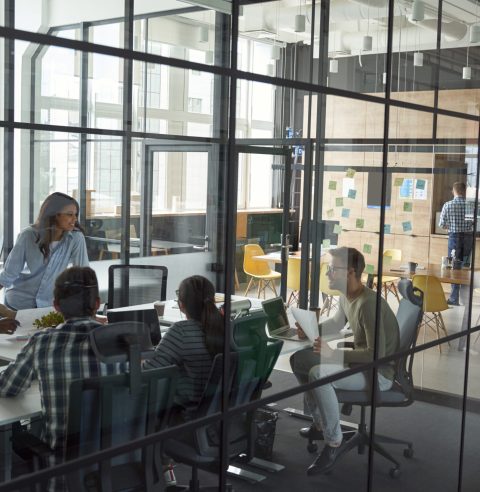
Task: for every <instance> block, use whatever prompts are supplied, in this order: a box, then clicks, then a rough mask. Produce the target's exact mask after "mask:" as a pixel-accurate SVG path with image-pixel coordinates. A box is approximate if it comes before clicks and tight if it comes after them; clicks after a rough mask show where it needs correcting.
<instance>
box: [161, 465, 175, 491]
mask: <svg viewBox="0 0 480 492" xmlns="http://www.w3.org/2000/svg"><path fill="white" fill-rule="evenodd" d="M163 479H164V480H165V485H166V486H167V487H171V486H172V485H177V479H176V477H175V473H173V465H172V464H170V465H168V468H167V469H166V470H165V471H164V472H163Z"/></svg>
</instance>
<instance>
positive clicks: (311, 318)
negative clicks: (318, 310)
mask: <svg viewBox="0 0 480 492" xmlns="http://www.w3.org/2000/svg"><path fill="white" fill-rule="evenodd" d="M291 310H292V314H293V317H294V318H295V321H296V322H297V323H298V324H299V325H300V327H301V328H302V330H303V331H304V332H305V335H307V337H308V339H309V340H310V341H311V342H312V343H313V342H314V341H315V339H316V338H318V323H317V315H316V314H315V312H314V311H307V310H306V309H299V308H296V307H292V308H291Z"/></svg>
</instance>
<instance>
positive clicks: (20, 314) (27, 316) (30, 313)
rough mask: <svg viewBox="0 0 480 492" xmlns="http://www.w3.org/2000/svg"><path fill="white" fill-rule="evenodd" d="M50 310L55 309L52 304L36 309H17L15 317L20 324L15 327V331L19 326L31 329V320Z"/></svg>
mask: <svg viewBox="0 0 480 492" xmlns="http://www.w3.org/2000/svg"><path fill="white" fill-rule="evenodd" d="M52 311H55V308H54V307H53V306H50V307H46V308H36V309H21V310H20V311H17V315H16V316H15V319H16V320H17V321H18V322H19V323H20V326H19V327H18V328H17V332H18V331H19V330H20V328H24V329H27V330H31V329H32V328H33V322H34V321H35V320H36V319H39V318H41V317H42V316H45V315H46V314H48V313H50V312H52Z"/></svg>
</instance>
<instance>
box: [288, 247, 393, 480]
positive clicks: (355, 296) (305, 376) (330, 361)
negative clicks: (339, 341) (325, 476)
mask: <svg viewBox="0 0 480 492" xmlns="http://www.w3.org/2000/svg"><path fill="white" fill-rule="evenodd" d="M329 253H330V255H331V257H332V258H331V262H330V264H329V265H328V270H327V275H328V281H329V287H330V288H331V289H337V290H339V291H340V292H342V295H340V302H339V308H338V311H337V312H336V313H335V315H334V316H333V317H332V318H329V319H328V320H327V321H325V322H323V323H321V324H320V325H319V334H320V337H318V338H317V339H316V340H315V343H314V344H313V348H310V349H303V350H299V351H297V352H295V354H293V356H292V357H291V358H290V364H291V366H292V369H293V372H294V374H295V376H296V377H297V379H298V381H299V383H300V384H305V383H307V382H311V381H315V380H317V379H322V378H325V377H327V376H330V375H332V374H334V373H338V372H341V371H343V370H345V369H348V368H349V367H350V366H351V364H366V363H368V362H371V361H373V356H374V344H375V324H376V323H375V315H376V305H377V293H376V292H375V291H373V290H371V289H369V288H367V287H365V286H364V285H363V284H362V281H361V276H362V272H363V270H364V268H365V259H364V257H363V255H362V254H361V253H360V252H359V251H357V250H356V249H354V248H346V247H342V248H337V249H333V250H331V251H330V252H329ZM380 302H381V306H380V320H379V323H378V330H379V332H378V337H377V339H378V352H377V353H378V357H379V358H380V357H386V356H388V355H391V354H393V353H395V352H396V351H397V350H398V343H399V328H398V323H397V319H396V317H395V315H394V314H393V312H392V310H391V309H390V307H389V306H388V304H387V302H386V301H385V299H383V298H381V299H380ZM346 321H348V322H349V323H350V328H351V330H352V332H353V341H354V348H353V350H341V349H335V350H332V349H331V348H330V347H329V345H328V344H327V343H326V341H325V338H324V337H325V336H326V335H328V334H333V333H337V334H338V331H339V330H340V329H341V328H343V327H344V326H345V323H346ZM299 332H301V331H300V330H299ZM394 375H395V374H394V367H393V365H390V364H388V365H385V366H382V367H380V368H379V370H378V384H379V388H380V390H381V391H386V390H388V389H390V388H391V387H392V384H393V378H394ZM370 385H371V380H370V379H369V377H368V375H367V374H365V373H362V372H361V373H356V374H353V375H351V376H347V377H345V378H343V379H339V380H337V381H334V382H333V383H328V384H324V385H323V386H318V387H317V388H315V389H314V390H312V391H309V392H307V393H306V404H307V406H308V407H309V409H310V412H311V414H312V417H313V423H312V425H311V426H310V427H309V428H305V429H302V430H301V431H300V434H301V435H302V436H303V437H310V438H312V439H322V438H323V439H324V440H325V447H324V448H323V451H322V452H321V454H319V455H318V456H317V458H316V459H315V461H314V462H313V463H312V465H310V467H309V468H308V470H307V473H308V474H309V475H313V474H317V473H326V472H328V471H329V470H330V469H331V468H332V467H333V465H334V463H335V461H336V459H337V458H338V457H339V456H340V454H341V453H342V443H343V436H342V431H341V428H340V411H339V405H338V399H337V395H336V393H335V388H337V389H345V390H359V391H360V390H364V389H366V388H368V387H369V386H370Z"/></svg>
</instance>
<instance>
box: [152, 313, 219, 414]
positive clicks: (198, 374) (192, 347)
mask: <svg viewBox="0 0 480 492" xmlns="http://www.w3.org/2000/svg"><path fill="white" fill-rule="evenodd" d="M172 364H174V365H176V366H177V367H178V368H179V379H178V382H177V388H176V391H175V397H174V401H175V403H176V404H177V405H180V406H182V407H184V408H188V407H191V406H195V405H196V404H197V403H198V402H199V401H200V398H201V396H202V393H203V390H204V388H205V385H206V383H207V379H208V376H209V374H210V369H211V367H212V357H211V355H210V353H209V352H208V350H207V346H206V345H205V335H204V333H203V330H202V326H201V325H200V323H199V322H198V321H195V320H193V319H190V320H183V321H179V322H178V323H175V324H173V325H172V326H171V327H170V328H169V330H168V331H167V333H165V335H164V336H163V337H162V339H161V340H160V343H159V344H158V345H157V348H156V353H155V356H154V358H153V359H150V360H148V361H146V362H145V364H144V367H145V369H151V368H154V367H165V366H170V365H172Z"/></svg>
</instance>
